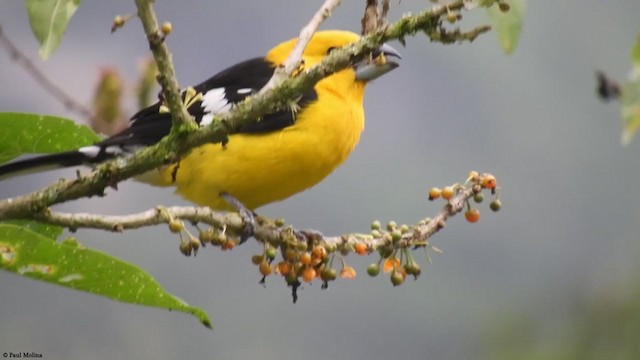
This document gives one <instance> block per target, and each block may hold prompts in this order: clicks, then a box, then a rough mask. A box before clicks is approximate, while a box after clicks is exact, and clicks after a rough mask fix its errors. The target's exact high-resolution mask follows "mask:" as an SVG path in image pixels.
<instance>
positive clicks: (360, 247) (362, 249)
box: [354, 243, 367, 255]
mask: <svg viewBox="0 0 640 360" xmlns="http://www.w3.org/2000/svg"><path fill="white" fill-rule="evenodd" d="M354 249H355V251H356V253H357V254H358V255H366V254H367V245H366V244H364V243H357V244H356V245H355V246H354Z"/></svg>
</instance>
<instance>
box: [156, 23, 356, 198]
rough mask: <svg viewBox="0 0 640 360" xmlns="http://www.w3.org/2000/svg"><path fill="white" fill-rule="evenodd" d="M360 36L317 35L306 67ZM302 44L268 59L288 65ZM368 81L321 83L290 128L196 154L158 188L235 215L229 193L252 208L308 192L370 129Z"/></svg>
mask: <svg viewBox="0 0 640 360" xmlns="http://www.w3.org/2000/svg"><path fill="white" fill-rule="evenodd" d="M357 39H358V36H357V35H355V34H353V33H350V32H345V31H325V32H319V33H317V34H316V35H315V36H314V38H313V39H312V41H311V42H310V43H309V45H308V46H307V49H306V50H305V53H304V56H303V59H304V66H305V67H310V66H313V65H315V64H317V63H318V62H320V61H321V60H322V59H323V57H324V56H326V54H327V50H328V49H329V48H331V47H341V46H344V45H348V44H350V43H352V42H354V41H356V40H357ZM294 44H295V39H293V40H290V41H288V42H285V43H283V44H281V45H279V46H277V47H275V48H274V49H273V50H271V51H270V52H269V53H268V55H267V56H266V59H267V60H268V61H270V62H272V63H274V64H281V63H282V62H284V60H285V59H286V58H287V56H288V55H289V53H290V52H291V49H292V48H293V46H294ZM364 86H365V83H364V82H361V81H356V79H355V72H354V70H353V69H351V68H348V69H346V70H343V71H340V72H338V73H336V74H334V75H332V76H329V77H327V78H325V79H323V80H322V81H320V82H318V83H317V84H316V86H315V90H316V92H317V94H318V99H317V101H315V102H313V103H312V104H309V105H307V106H305V107H304V108H303V109H301V110H300V111H299V112H298V113H297V115H296V122H295V123H294V124H293V125H291V126H288V127H286V128H284V129H282V130H278V131H274V132H268V133H256V134H234V135H231V136H230V137H229V143H228V144H226V146H224V147H223V146H222V145H220V144H211V145H205V146H201V147H199V148H196V149H194V150H193V151H192V152H191V153H190V154H189V155H187V156H186V157H185V158H183V159H182V160H180V162H179V164H177V166H178V168H177V171H176V172H175V175H176V176H175V182H173V181H172V176H173V172H174V171H175V166H176V165H173V166H169V167H167V168H165V169H162V170H160V172H159V174H158V175H159V177H160V178H159V179H158V178H156V179H151V178H149V177H148V176H145V179H144V180H145V181H150V182H152V183H154V184H155V185H161V186H162V185H164V186H169V185H174V186H175V187H176V193H178V194H180V195H181V196H183V197H184V198H185V199H187V200H189V201H192V202H194V203H197V204H200V205H207V206H210V207H212V208H216V209H229V206H228V204H227V203H226V202H225V201H224V200H223V199H222V198H221V197H219V196H218V194H219V193H220V192H222V191H226V192H228V193H230V194H231V195H233V196H234V197H235V198H236V199H238V200H240V202H242V203H243V204H244V205H245V206H247V207H248V208H250V209H255V208H257V207H260V206H262V205H265V204H269V203H272V202H275V201H278V200H282V199H285V198H287V197H289V196H291V195H293V194H296V193H298V192H300V191H303V190H305V189H308V188H309V187H311V186H313V185H315V184H317V183H318V182H320V181H321V180H322V179H324V178H325V177H326V176H327V175H329V174H330V173H331V172H332V171H333V170H334V169H335V168H336V167H337V166H338V165H340V164H341V163H342V162H344V161H345V159H346V158H347V156H348V155H349V154H350V153H351V151H352V150H353V149H354V147H355V146H356V144H357V143H358V141H359V139H360V133H361V132H362V130H363V128H364V110H363V106H362V101H363V95H364Z"/></svg>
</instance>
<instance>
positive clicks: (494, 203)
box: [489, 199, 502, 211]
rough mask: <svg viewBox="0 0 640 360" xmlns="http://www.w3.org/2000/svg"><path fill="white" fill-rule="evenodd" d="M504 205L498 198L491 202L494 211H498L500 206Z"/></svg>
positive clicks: (490, 206)
mask: <svg viewBox="0 0 640 360" xmlns="http://www.w3.org/2000/svg"><path fill="white" fill-rule="evenodd" d="M501 207H502V202H501V201H500V200H498V199H495V200H493V201H492V202H491V203H490V204H489V208H490V209H491V210H493V211H498V210H500V208H501Z"/></svg>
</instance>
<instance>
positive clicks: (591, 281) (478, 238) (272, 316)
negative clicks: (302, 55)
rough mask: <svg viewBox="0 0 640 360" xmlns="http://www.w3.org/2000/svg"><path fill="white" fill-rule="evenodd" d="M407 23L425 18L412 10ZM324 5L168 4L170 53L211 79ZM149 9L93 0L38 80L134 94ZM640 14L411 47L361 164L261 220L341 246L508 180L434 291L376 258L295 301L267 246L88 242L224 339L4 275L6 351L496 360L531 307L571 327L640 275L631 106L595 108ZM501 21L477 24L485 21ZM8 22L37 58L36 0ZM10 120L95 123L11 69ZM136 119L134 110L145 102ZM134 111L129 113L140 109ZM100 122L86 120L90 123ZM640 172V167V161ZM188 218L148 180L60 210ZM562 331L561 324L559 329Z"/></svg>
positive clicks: (454, 234)
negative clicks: (392, 278) (189, 250)
mask: <svg viewBox="0 0 640 360" xmlns="http://www.w3.org/2000/svg"><path fill="white" fill-rule="evenodd" d="M393 3H394V4H393V7H392V11H391V16H390V18H391V19H396V18H398V17H399V16H401V14H403V13H405V12H408V11H418V10H420V9H422V8H423V7H424V6H427V5H428V2H426V1H421V0H420V1H418V0H404V1H402V2H401V3H400V4H399V5H397V4H395V2H393ZM317 6H319V2H318V1H313V2H312V1H297V2H285V1H282V2H276V1H270V2H266V1H259V2H255V1H245V0H242V1H241V0H237V1H228V2H205V1H180V2H178V1H174V2H167V1H158V2H157V11H158V13H159V17H160V19H161V20H170V21H171V22H172V23H173V27H174V33H173V34H171V36H170V37H169V41H168V44H169V46H170V49H171V50H172V52H173V54H174V61H175V65H176V68H177V74H178V77H179V80H180V82H181V84H183V85H187V84H190V83H196V82H199V81H201V80H203V79H204V78H206V77H209V76H211V75H212V74H214V73H215V72H217V71H219V70H221V69H223V68H224V67H226V66H228V65H231V64H233V63H235V62H237V61H241V60H244V59H246V58H249V57H253V56H257V55H261V54H264V53H265V52H266V51H267V50H268V49H269V48H270V47H271V46H273V45H275V44H277V43H279V42H280V41H282V40H284V39H288V38H290V37H293V36H295V35H296V34H297V32H298V31H299V28H300V26H301V25H303V24H304V23H305V22H306V21H307V19H308V18H309V17H310V16H311V14H312V13H313V12H314V11H315V9H316V7H317ZM362 8H363V1H355V2H354V1H345V2H344V3H343V5H342V6H341V7H340V8H339V9H338V10H336V11H335V12H334V15H333V17H332V18H331V19H330V20H329V21H328V22H327V23H326V24H325V25H324V28H325V29H329V28H341V29H349V30H354V31H358V30H359V26H360V18H361V15H362V14H361V12H362ZM133 11H134V5H133V2H132V1H112V2H111V1H110V2H107V1H102V2H98V1H94V2H89V1H85V2H83V3H82V5H81V7H80V9H79V11H78V13H77V14H76V16H75V17H74V18H73V20H72V21H71V23H70V25H69V29H68V31H67V34H66V36H65V38H64V40H63V42H62V44H61V46H60V48H59V49H58V51H57V52H56V53H55V54H54V55H53V56H52V58H51V59H50V60H49V61H47V62H45V63H39V66H40V67H41V68H42V69H43V70H44V71H45V72H46V73H47V74H48V75H49V76H50V77H51V78H52V79H54V80H55V81H56V82H57V83H59V84H61V85H62V86H64V88H65V89H66V90H67V91H68V92H69V93H70V94H72V95H73V96H74V97H76V98H77V99H79V100H80V101H82V102H85V103H88V102H89V101H90V99H91V94H92V91H93V86H94V84H95V81H96V79H97V76H98V72H99V69H100V68H101V67H103V66H113V67H116V68H117V69H118V70H119V71H120V73H121V74H122V76H123V77H125V78H128V79H136V78H137V76H138V65H139V62H140V60H141V59H143V58H144V57H145V56H147V54H148V50H147V48H148V47H147V44H146V42H145V38H144V36H143V34H142V30H141V26H140V25H139V23H138V22H137V21H135V20H133V21H131V22H130V23H128V24H127V25H126V26H125V27H124V28H123V29H121V30H119V31H118V32H116V33H115V34H114V35H111V34H110V33H109V28H110V26H111V21H112V19H113V16H114V15H116V14H124V13H128V12H133ZM638 13H640V3H638V2H637V1H633V0H625V1H622V0H620V1H615V2H603V1H595V0H583V1H576V0H573V1H562V2H557V1H549V0H540V1H529V4H528V9H527V13H526V21H525V26H524V31H523V36H522V39H521V42H520V46H519V47H518V49H517V50H516V52H515V54H513V55H512V56H509V57H507V56H505V55H503V54H502V52H501V50H500V49H499V46H498V43H497V41H496V39H495V35H494V34H489V35H485V36H482V37H480V38H479V39H478V40H477V41H476V42H474V43H473V44H464V45H461V46H458V45H454V46H443V45H441V44H432V43H429V41H428V40H427V39H426V38H425V37H424V36H417V37H415V38H409V39H407V47H406V48H404V49H402V48H401V46H400V45H399V44H394V45H395V46H396V47H397V48H399V49H400V50H401V52H402V54H403V60H402V64H401V67H400V68H398V69H397V70H395V71H394V72H392V73H390V74H388V75H386V76H385V77H383V78H380V79H379V80H377V81H376V82H375V83H374V84H371V85H370V87H369V88H368V89H367V95H366V100H365V109H366V114H367V125H366V130H365V132H364V134H363V137H362V140H361V143H360V144H359V146H358V147H357V148H356V150H355V152H354V153H353V155H352V156H351V157H350V159H349V160H348V161H347V162H346V163H345V164H344V165H343V166H342V167H341V168H340V169H338V170H337V171H336V172H335V173H334V174H333V175H331V176H330V177H329V178H328V179H327V180H326V181H324V182H323V183H321V184H320V185H318V186H316V187H315V188H313V189H312V190H310V191H307V192H305V193H303V194H300V195H297V196H295V197H293V198H291V199H289V200H287V201H285V202H282V203H278V204H274V205H270V206H267V207H265V208H263V209H262V210H261V213H263V214H265V215H268V216H273V217H284V218H285V219H286V220H287V221H288V222H290V223H292V224H294V225H295V226H297V227H300V228H307V227H312V228H316V229H319V230H321V231H323V232H324V233H326V234H338V233H343V232H349V231H365V230H366V229H367V228H368V226H369V223H370V222H371V220H373V219H380V220H382V221H386V220H389V219H394V220H396V221H398V222H400V223H402V222H406V223H413V222H415V221H417V220H418V219H420V218H422V217H424V216H428V215H430V214H433V213H435V212H436V211H437V209H438V208H439V207H440V206H441V203H430V202H428V201H427V200H426V192H427V189H428V188H429V187H431V186H442V185H446V184H450V183H454V182H457V181H461V180H463V179H464V177H465V176H466V174H467V172H468V171H469V170H472V169H476V170H480V171H491V172H493V173H494V174H496V175H497V177H498V179H499V181H500V185H501V186H502V188H503V195H502V201H503V204H504V207H503V210H502V211H500V212H499V213H497V214H494V213H491V212H490V211H489V210H488V207H487V205H486V204H485V205H483V206H482V207H481V213H482V219H481V221H480V222H479V223H478V224H475V225H470V224H468V223H467V222H465V221H464V219H463V218H462V217H459V218H455V219H453V220H452V221H451V222H450V223H449V224H448V226H447V228H446V229H445V231H443V232H441V233H439V234H438V235H437V236H436V237H435V238H433V240H432V241H433V242H434V243H435V244H437V245H438V246H439V247H441V248H443V249H444V251H445V254H444V255H442V256H436V257H435V258H434V262H433V264H431V265H425V264H424V261H422V265H423V276H422V277H421V278H420V279H419V280H418V281H408V282H406V283H405V284H404V285H403V286H401V287H399V288H392V287H391V284H390V282H389V280H388V279H387V278H385V277H379V278H375V279H372V278H369V277H368V276H366V271H365V269H366V265H367V264H368V263H369V262H370V261H372V260H373V258H370V259H369V258H367V259H361V258H360V259H356V258H350V259H349V260H350V263H351V264H352V265H353V266H355V268H356V269H357V270H358V272H359V276H358V278H357V279H356V280H351V281H347V280H341V281H336V282H334V283H333V284H331V286H330V288H329V290H328V291H321V290H320V286H319V284H313V285H312V286H309V285H305V286H304V289H302V290H301V292H300V300H299V302H298V303H297V304H295V305H293V304H291V298H290V293H289V290H288V288H286V287H285V285H284V281H281V279H276V278H272V279H269V280H270V281H268V283H267V287H266V288H263V287H262V286H260V285H258V283H257V282H258V280H259V274H258V272H257V269H256V268H255V267H254V266H252V265H251V264H250V261H249V258H250V256H251V255H252V254H254V253H257V252H258V251H259V246H258V245H256V244H255V243H254V242H249V243H248V244H247V245H245V246H242V247H241V248H238V249H236V250H234V251H232V252H227V253H224V254H222V253H220V252H218V251H214V250H212V249H210V248H207V249H204V251H201V252H200V253H199V254H198V256H197V257H195V258H185V257H183V256H182V255H180V254H179V252H178V251H177V250H178V244H177V240H176V238H175V236H174V235H172V234H170V233H169V232H168V231H166V229H165V228H164V227H162V228H155V229H145V230H141V231H131V232H127V233H126V234H124V235H118V234H107V233H102V232H95V231H87V230H82V231H79V232H78V233H77V237H78V238H79V239H80V241H82V242H83V243H85V244H86V245H88V246H90V247H93V248H97V249H102V250H104V251H106V252H108V253H110V254H113V255H115V256H118V257H121V258H123V259H126V260H128V261H131V262H133V263H135V264H137V265H139V266H141V267H143V268H144V269H146V270H147V271H149V272H150V273H151V274H152V275H153V276H155V277H156V278H157V279H158V280H159V281H160V282H161V283H162V284H163V285H164V286H165V287H166V288H167V289H168V290H169V291H171V292H173V293H174V294H177V295H178V296H180V297H182V298H183V299H185V300H186V301H188V302H189V303H191V304H193V305H196V306H199V307H202V308H203V309H205V310H206V311H207V312H208V313H209V314H210V315H211V316H212V320H213V322H214V325H215V326H216V331H215V332H213V333H212V332H210V331H207V330H205V329H204V328H203V327H202V326H201V325H200V324H199V323H198V322H197V321H196V320H194V319H193V318H191V317H190V316H187V315H184V314H179V313H175V312H173V313H172V312H167V311H163V310H158V309H149V308H144V307H138V306H132V305H126V304H121V303H117V302H112V301H109V300H107V299H104V298H100V297H96V296H92V295H88V294H83V293H79V292H74V291H70V290H67V289H62V288H58V287H55V286H52V285H48V284H45V283H40V282H36V281H32V280H27V279H23V278H20V277H18V276H14V275H12V274H8V273H4V272H3V273H0V285H1V286H0V287H1V290H0V304H2V306H0V353H1V352H6V351H12V352H22V351H35V352H40V353H42V354H44V356H45V358H46V359H127V358H141V359H145V358H156V359H158V358H159V359H164V358H166V359H171V358H177V357H189V358H216V359H248V358H258V357H259V358H264V359H276V358H277V359H294V358H305V359H347V358H348V359H384V358H394V359H420V358H432V359H463V358H470V357H471V356H473V357H481V355H480V351H481V350H483V349H486V347H487V346H488V344H489V336H490V331H489V329H490V328H491V326H492V325H496V322H495V319H499V318H501V317H503V316H504V315H503V314H504V312H505V311H518V312H521V313H525V314H530V315H532V316H535V317H536V318H540V319H549V321H550V323H551V324H557V323H560V324H558V327H560V326H561V321H559V319H560V320H561V319H562V318H563V317H564V314H566V313H567V312H568V310H569V303H570V301H569V300H568V296H569V293H574V294H575V293H576V292H577V293H579V294H582V296H584V297H592V296H596V295H598V296H601V295H602V294H606V291H608V290H609V289H616V288H618V287H619V286H621V285H620V284H623V283H624V279H625V278H626V277H627V276H628V274H629V272H630V271H631V270H632V269H633V268H634V266H635V267H636V269H637V264H634V261H636V259H637V255H638V251H639V249H638V245H637V241H638V236H637V234H638V232H639V230H640V225H639V224H640V222H639V221H638V220H639V215H640V192H638V191H636V189H637V175H638V166H637V165H638V153H639V152H640V142H639V141H637V140H636V141H635V142H633V143H632V144H631V145H630V146H628V147H626V148H623V147H621V146H620V144H619V137H620V121H619V115H618V109H617V107H616V106H615V105H606V104H602V103H601V102H599V101H598V100H597V99H596V97H595V95H594V71H595V70H596V69H603V70H605V71H607V72H608V73H609V74H610V75H611V76H612V77H614V78H617V79H621V80H622V79H624V78H625V77H626V75H627V72H628V70H629V69H630V64H629V55H628V54H629V51H630V48H631V46H632V44H633V42H634V41H635V38H636V36H637V33H638V30H639V29H638V22H637V14H638ZM483 20H484V14H482V13H480V12H478V14H473V15H471V16H469V17H468V19H467V17H465V20H464V21H463V22H462V25H463V26H470V24H478V23H480V22H482V21H483ZM0 24H1V25H2V26H3V29H4V31H5V32H6V33H7V35H8V36H10V37H11V38H12V39H13V40H14V41H15V42H16V43H17V44H19V46H20V48H21V49H23V50H24V51H25V52H26V53H27V54H29V55H30V56H31V57H32V58H33V59H36V56H37V44H36V41H35V39H34V38H33V36H32V34H31V32H30V30H29V28H28V23H27V16H26V13H25V10H24V4H23V2H21V1H2V2H0ZM0 81H1V83H2V85H3V86H1V87H0V109H1V110H2V111H24V112H36V113H45V114H56V115H61V116H68V117H71V118H74V119H77V116H75V115H73V114H69V113H67V112H66V111H65V109H64V107H63V106H62V105H61V104H60V103H58V102H56V101H55V100H54V99H53V98H52V97H50V96H49V95H47V94H46V93H45V92H44V91H43V90H42V89H41V88H40V87H39V86H38V85H37V84H36V83H35V82H34V81H33V80H32V79H31V78H30V77H29V76H28V75H27V74H26V73H25V72H24V71H23V70H22V68H20V67H19V66H17V65H16V64H15V63H13V62H11V60H10V59H9V57H8V55H7V54H6V53H0ZM132 103H133V102H131V103H130V105H131V104H132ZM130 109H131V112H133V110H134V109H133V108H132V106H130ZM78 121H82V119H78ZM634 159H635V160H634ZM73 171H74V170H65V171H59V172H49V173H44V174H42V175H37V176H30V177H26V178H20V179H13V180H8V181H3V182H2V184H0V197H3V198H4V197H8V196H13V195H18V194H20V193H23V192H26V191H29V190H34V189H37V188H40V187H42V186H44V185H47V184H49V183H51V182H52V181H54V180H55V179H57V178H58V177H60V176H72V174H73ZM158 203H162V204H165V205H173V204H186V203H185V202H184V201H183V200H181V199H180V198H178V197H177V196H175V195H173V194H172V193H171V191H170V190H168V189H155V188H150V187H147V186H144V185H141V184H137V183H134V182H127V183H125V184H122V186H120V189H119V191H117V192H113V191H112V192H111V193H110V194H109V196H108V197H107V198H104V199H95V200H82V201H78V202H75V203H73V204H67V205H64V206H61V207H60V208H62V209H66V210H77V211H95V212H103V213H113V214H124V213H129V212H133V211H136V210H142V209H147V208H150V207H153V206H155V205H157V204H158ZM552 329H553V326H552Z"/></svg>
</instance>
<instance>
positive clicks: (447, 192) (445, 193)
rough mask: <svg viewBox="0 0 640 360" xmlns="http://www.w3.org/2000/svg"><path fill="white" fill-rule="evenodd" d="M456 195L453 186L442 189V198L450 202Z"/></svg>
mask: <svg viewBox="0 0 640 360" xmlns="http://www.w3.org/2000/svg"><path fill="white" fill-rule="evenodd" d="M454 193H455V191H454V190H453V186H445V188H444V189H442V198H443V199H445V200H449V199H451V198H452V197H453V194H454Z"/></svg>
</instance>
